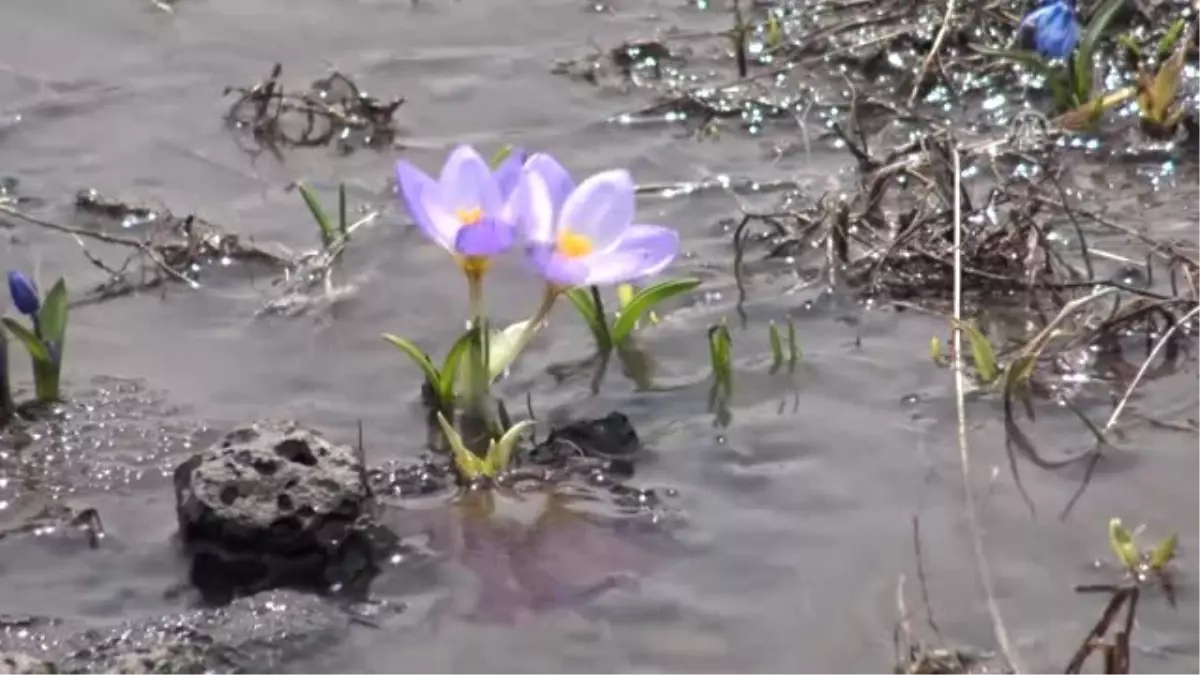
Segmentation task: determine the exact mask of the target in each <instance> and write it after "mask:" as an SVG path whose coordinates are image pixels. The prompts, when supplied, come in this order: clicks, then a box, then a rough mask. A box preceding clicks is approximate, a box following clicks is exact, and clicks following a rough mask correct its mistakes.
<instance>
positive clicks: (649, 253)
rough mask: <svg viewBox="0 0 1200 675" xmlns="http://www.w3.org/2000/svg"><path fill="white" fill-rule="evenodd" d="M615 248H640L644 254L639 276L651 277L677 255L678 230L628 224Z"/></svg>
mask: <svg viewBox="0 0 1200 675" xmlns="http://www.w3.org/2000/svg"><path fill="white" fill-rule="evenodd" d="M617 248H619V249H622V250H633V249H641V250H642V251H643V253H644V255H645V258H644V260H643V262H644V264H645V267H644V268H643V270H642V274H641V277H652V276H654V275H655V274H658V273H659V272H661V271H663V270H664V269H666V267H667V265H670V264H671V263H672V262H673V261H674V260H675V256H677V255H679V232H677V231H675V230H673V229H671V228H669V227H662V226H661V225H630V226H629V229H628V230H626V231H625V236H624V237H621V242H620V243H619V244H617ZM641 277H639V278H641Z"/></svg>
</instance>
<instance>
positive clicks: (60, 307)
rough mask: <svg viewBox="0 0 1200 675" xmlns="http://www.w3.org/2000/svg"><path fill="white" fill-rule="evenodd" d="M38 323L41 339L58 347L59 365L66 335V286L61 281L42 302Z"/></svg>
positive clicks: (55, 284)
mask: <svg viewBox="0 0 1200 675" xmlns="http://www.w3.org/2000/svg"><path fill="white" fill-rule="evenodd" d="M38 323H39V324H40V325H41V328H42V338H43V339H44V340H45V341H46V342H47V343H54V344H56V345H58V352H59V363H61V362H62V349H63V346H64V343H65V342H66V335H67V284H66V282H65V281H63V280H62V279H59V280H58V281H57V282H55V283H54V287H53V288H51V289H50V292H49V293H47V294H46V298H45V300H43V301H42V308H41V309H40V310H38Z"/></svg>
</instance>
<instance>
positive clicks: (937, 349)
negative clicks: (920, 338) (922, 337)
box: [929, 335, 942, 364]
mask: <svg viewBox="0 0 1200 675" xmlns="http://www.w3.org/2000/svg"><path fill="white" fill-rule="evenodd" d="M929 358H930V359H931V360H932V361H933V362H934V363H937V364H941V362H942V341H941V340H939V339H938V336H936V335H934V336H933V337H932V338H930V339H929Z"/></svg>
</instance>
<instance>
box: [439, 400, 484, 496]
mask: <svg viewBox="0 0 1200 675" xmlns="http://www.w3.org/2000/svg"><path fill="white" fill-rule="evenodd" d="M437 420H438V425H439V426H440V427H441V428H442V434H443V435H445V437H446V442H447V443H448V444H449V445H450V455H451V457H453V458H454V466H456V467H458V472H459V473H460V474H462V477H463V478H465V479H467V480H475V479H477V478H479V477H480V476H485V475H487V467H486V465H485V463H484V460H482V459H480V458H479V456H478V455H476V454H475V453H473V452H471V451H470V450H469V449H468V448H467V446H466V445H464V444H463V439H462V436H461V435H459V433H458V432H457V431H455V429H454V427H453V426H452V425H451V424H450V423H449V422H447V421H446V416H445V415H443V414H442V413H441V412H438V414H437Z"/></svg>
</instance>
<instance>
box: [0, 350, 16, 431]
mask: <svg viewBox="0 0 1200 675" xmlns="http://www.w3.org/2000/svg"><path fill="white" fill-rule="evenodd" d="M16 409H17V407H16V405H15V404H14V403H13V397H12V382H11V381H10V380H9V378H8V333H6V332H5V331H2V330H0V429H3V428H4V426H5V425H6V424H8V423H9V421H10V420H12V418H13V414H14V413H15V412H16Z"/></svg>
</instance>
